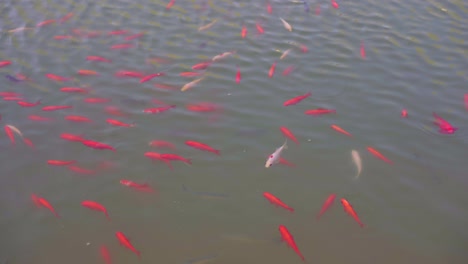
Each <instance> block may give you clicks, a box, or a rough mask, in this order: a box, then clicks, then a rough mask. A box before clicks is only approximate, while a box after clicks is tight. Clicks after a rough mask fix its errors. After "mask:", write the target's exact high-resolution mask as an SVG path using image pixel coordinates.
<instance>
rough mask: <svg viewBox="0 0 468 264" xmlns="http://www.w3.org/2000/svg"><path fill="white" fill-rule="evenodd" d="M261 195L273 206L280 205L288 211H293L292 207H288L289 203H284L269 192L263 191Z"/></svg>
mask: <svg viewBox="0 0 468 264" xmlns="http://www.w3.org/2000/svg"><path fill="white" fill-rule="evenodd" d="M263 196H264V197H265V198H266V199H267V200H268V201H269V202H270V203H272V204H273V205H275V206H280V207H283V208H284V209H286V210H288V211H290V212H294V208H292V207H290V206H289V205H287V204H285V203H284V202H283V201H281V199H279V198H278V197H276V196H274V195H273V194H271V193H269V192H264V193H263Z"/></svg>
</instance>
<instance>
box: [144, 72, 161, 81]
mask: <svg viewBox="0 0 468 264" xmlns="http://www.w3.org/2000/svg"><path fill="white" fill-rule="evenodd" d="M164 75H165V73H163V72H158V73H153V74H150V75H147V76H145V77H143V78H141V80H140V83H144V82H147V81H150V80H151V79H153V78H155V77H160V76H164Z"/></svg>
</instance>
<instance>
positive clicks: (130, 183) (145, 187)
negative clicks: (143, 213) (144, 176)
mask: <svg viewBox="0 0 468 264" xmlns="http://www.w3.org/2000/svg"><path fill="white" fill-rule="evenodd" d="M120 184H122V185H125V186H128V187H130V188H133V189H135V190H137V191H142V192H154V190H153V189H152V188H151V187H150V186H149V185H148V184H147V183H142V184H141V183H136V182H133V181H130V180H120Z"/></svg>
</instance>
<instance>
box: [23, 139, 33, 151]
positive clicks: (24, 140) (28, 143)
mask: <svg viewBox="0 0 468 264" xmlns="http://www.w3.org/2000/svg"><path fill="white" fill-rule="evenodd" d="M23 142H24V144H26V145H28V146H29V147H31V148H34V143H33V142H32V141H31V140H30V139H29V138H25V137H23Z"/></svg>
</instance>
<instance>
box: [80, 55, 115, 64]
mask: <svg viewBox="0 0 468 264" xmlns="http://www.w3.org/2000/svg"><path fill="white" fill-rule="evenodd" d="M86 60H89V61H100V62H108V63H111V62H112V61H111V60H109V59H106V58H104V57H100V56H88V57H86Z"/></svg>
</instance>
